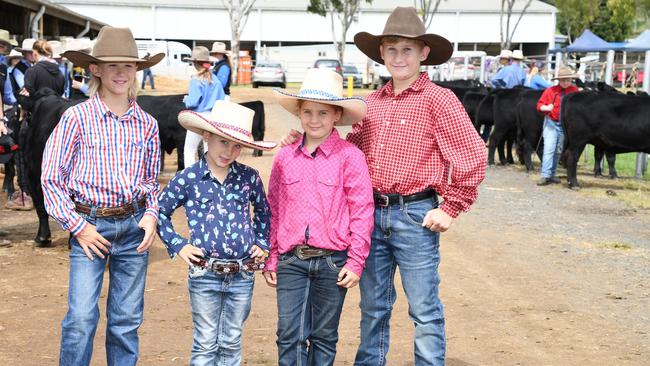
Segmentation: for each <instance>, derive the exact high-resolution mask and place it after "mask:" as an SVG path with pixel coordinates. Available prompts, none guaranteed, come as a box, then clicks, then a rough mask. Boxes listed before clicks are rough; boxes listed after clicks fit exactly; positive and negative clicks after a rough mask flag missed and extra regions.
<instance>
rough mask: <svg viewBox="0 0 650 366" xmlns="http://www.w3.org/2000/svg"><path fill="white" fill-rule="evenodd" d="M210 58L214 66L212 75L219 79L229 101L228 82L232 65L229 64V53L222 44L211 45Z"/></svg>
mask: <svg viewBox="0 0 650 366" xmlns="http://www.w3.org/2000/svg"><path fill="white" fill-rule="evenodd" d="M210 56H212V57H214V59H215V61H216V62H215V64H214V67H213V68H212V73H213V74H214V75H215V76H216V77H217V79H219V81H220V82H221V85H223V91H224V93H226V100H229V99H230V81H231V74H232V71H231V70H232V65H231V64H230V57H229V56H230V51H229V50H228V49H227V48H226V44H225V43H223V42H214V43H212V49H211V50H210Z"/></svg>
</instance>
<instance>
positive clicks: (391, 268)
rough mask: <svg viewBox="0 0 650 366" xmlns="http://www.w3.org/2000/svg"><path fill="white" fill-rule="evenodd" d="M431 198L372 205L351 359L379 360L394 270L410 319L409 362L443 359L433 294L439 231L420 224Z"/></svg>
mask: <svg viewBox="0 0 650 366" xmlns="http://www.w3.org/2000/svg"><path fill="white" fill-rule="evenodd" d="M437 206H438V203H437V200H436V199H432V198H429V199H424V200H421V201H415V202H409V203H404V204H402V205H400V204H396V205H391V206H388V207H375V228H374V230H373V233H372V240H371V244H370V254H369V256H368V259H366V268H365V270H364V271H363V276H361V282H360V289H361V342H360V344H359V349H358V350H357V356H356V359H355V365H368V366H370V365H372V366H375V365H385V364H386V356H387V354H388V346H389V342H390V317H391V311H392V309H393V304H395V300H396V293H395V282H394V281H395V270H396V269H397V268H398V267H399V271H400V277H401V280H402V286H403V287H404V292H405V293H406V298H407V300H408V304H409V317H410V319H411V320H412V321H413V323H414V324H415V342H414V343H415V365H418V366H419V365H444V363H445V319H444V314H443V307H442V302H441V301H440V298H439V297H438V285H439V283H440V277H439V275H438V264H439V263H440V252H439V241H438V239H439V234H438V233H436V232H432V231H430V230H429V229H427V228H423V227H422V226H421V224H422V221H423V219H424V216H425V215H426V213H427V212H428V211H429V210H431V209H433V208H435V207H437Z"/></svg>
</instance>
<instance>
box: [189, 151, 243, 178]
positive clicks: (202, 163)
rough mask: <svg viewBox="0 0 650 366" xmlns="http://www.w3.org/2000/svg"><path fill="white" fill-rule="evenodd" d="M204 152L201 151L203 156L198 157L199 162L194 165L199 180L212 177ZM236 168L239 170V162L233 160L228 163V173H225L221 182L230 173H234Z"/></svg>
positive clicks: (236, 170)
mask: <svg viewBox="0 0 650 366" xmlns="http://www.w3.org/2000/svg"><path fill="white" fill-rule="evenodd" d="M205 154H206V153H203V156H201V159H199V162H198V163H197V165H196V169H197V173H199V176H200V177H201V180H206V179H212V178H214V177H213V176H212V172H210V167H209V166H208V161H207V160H206V157H205ZM238 170H239V163H238V162H236V161H233V162H232V164H230V166H229V167H228V174H226V179H225V180H224V182H223V183H225V182H226V181H227V180H228V178H229V177H230V175H231V174H236V173H237V172H238Z"/></svg>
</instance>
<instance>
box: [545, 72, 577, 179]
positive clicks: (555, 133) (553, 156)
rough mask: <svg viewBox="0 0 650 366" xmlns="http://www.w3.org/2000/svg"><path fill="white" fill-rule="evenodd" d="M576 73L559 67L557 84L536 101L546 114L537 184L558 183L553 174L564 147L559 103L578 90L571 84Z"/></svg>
mask: <svg viewBox="0 0 650 366" xmlns="http://www.w3.org/2000/svg"><path fill="white" fill-rule="evenodd" d="M577 77H578V75H576V74H574V73H573V70H571V68H569V67H561V68H560V71H559V72H558V76H557V77H556V78H554V80H555V79H557V80H559V83H558V85H554V86H552V87H550V88H548V89H546V90H544V93H543V94H542V96H541V97H540V98H539V101H537V110H538V111H539V112H542V113H544V114H545V115H546V117H544V129H543V131H542V138H543V139H544V154H543V155H542V177H541V178H540V179H539V181H538V182H537V185H538V186H545V185H548V184H551V183H560V180H559V179H558V178H557V177H556V176H555V172H556V170H557V162H558V160H559V159H560V154H562V149H563V148H564V130H563V129H562V123H561V122H560V104H561V103H562V98H564V96H565V95H567V94H569V93H574V92H577V91H578V88H577V87H576V86H575V85H573V79H575V78H577Z"/></svg>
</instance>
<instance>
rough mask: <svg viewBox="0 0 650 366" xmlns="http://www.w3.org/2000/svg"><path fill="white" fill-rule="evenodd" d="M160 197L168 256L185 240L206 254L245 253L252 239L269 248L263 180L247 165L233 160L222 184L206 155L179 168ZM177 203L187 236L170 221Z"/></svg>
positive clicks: (242, 256)
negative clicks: (214, 175)
mask: <svg viewBox="0 0 650 366" xmlns="http://www.w3.org/2000/svg"><path fill="white" fill-rule="evenodd" d="M158 201H159V205H160V213H159V219H158V235H160V238H161V239H162V241H163V243H164V244H165V246H166V247H167V251H168V252H169V255H170V256H171V257H172V258H173V257H175V255H176V254H178V252H179V251H180V250H181V249H182V248H183V246H185V245H186V244H188V243H191V244H193V245H194V246H196V247H198V248H200V249H201V250H203V253H204V257H205V258H206V259H209V258H218V259H223V260H231V259H245V258H248V257H249V251H250V249H251V247H252V246H253V245H257V246H259V247H260V248H262V249H264V250H268V249H269V226H270V219H271V212H270V209H269V206H268V202H267V200H266V194H265V193H264V186H263V184H262V180H261V179H260V176H259V174H258V172H257V171H256V170H255V169H253V168H251V167H249V166H246V165H244V164H240V163H238V162H236V161H235V162H233V163H232V164H231V165H230V168H229V171H228V175H227V176H226V179H225V180H224V182H223V184H222V183H220V182H219V181H218V180H217V179H216V178H214V177H213V176H212V174H211V173H210V169H209V168H208V164H207V161H206V160H205V156H204V157H202V158H201V159H200V160H199V161H198V162H197V163H196V164H194V165H192V166H190V167H189V168H187V169H184V170H182V171H180V172H179V173H177V174H176V176H175V177H174V178H172V180H171V181H170V182H169V184H168V185H167V187H165V189H164V190H163V191H162V192H161V193H160V195H159V197H158ZM249 203H250V204H252V206H253V212H254V217H253V218H252V219H251V213H250V206H249ZM179 206H185V214H186V216H187V225H188V227H189V230H190V239H189V241H188V240H187V239H185V238H183V237H182V236H180V235H179V234H178V233H177V232H176V231H175V230H174V227H173V225H172V221H171V216H172V213H173V212H174V211H175V210H176V208H178V207H179Z"/></svg>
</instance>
